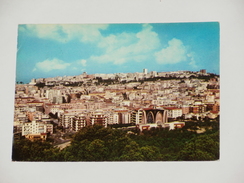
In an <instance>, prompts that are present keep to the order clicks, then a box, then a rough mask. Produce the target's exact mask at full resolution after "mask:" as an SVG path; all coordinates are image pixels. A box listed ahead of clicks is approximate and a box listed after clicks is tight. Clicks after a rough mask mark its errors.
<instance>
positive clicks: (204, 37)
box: [16, 22, 220, 83]
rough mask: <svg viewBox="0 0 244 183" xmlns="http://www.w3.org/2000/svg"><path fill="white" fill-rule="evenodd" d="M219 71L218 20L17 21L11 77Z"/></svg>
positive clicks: (24, 79) (20, 79)
mask: <svg viewBox="0 0 244 183" xmlns="http://www.w3.org/2000/svg"><path fill="white" fill-rule="evenodd" d="M144 68H146V69H148V71H149V72H150V71H157V72H167V71H181V70H189V71H199V70H201V69H206V70H207V72H211V73H215V74H219V70H220V66H219V23H218V22H201V23H150V24H139V23H138V24H21V25H19V26H18V44H17V62H16V81H18V82H21V81H22V82H24V83H29V82H30V80H31V79H32V78H36V79H37V78H48V77H56V76H75V75H80V74H82V73H83V72H87V73H88V74H95V73H135V72H142V70H143V69H144Z"/></svg>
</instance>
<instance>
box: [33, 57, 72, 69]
mask: <svg viewBox="0 0 244 183" xmlns="http://www.w3.org/2000/svg"><path fill="white" fill-rule="evenodd" d="M68 66H70V64H69V63H65V62H64V61H62V60H59V59H57V58H54V59H52V60H49V59H47V60H44V61H43V62H37V63H36V65H35V68H34V69H33V71H36V70H40V71H43V72H50V71H52V70H64V69H66V68H67V67H68Z"/></svg>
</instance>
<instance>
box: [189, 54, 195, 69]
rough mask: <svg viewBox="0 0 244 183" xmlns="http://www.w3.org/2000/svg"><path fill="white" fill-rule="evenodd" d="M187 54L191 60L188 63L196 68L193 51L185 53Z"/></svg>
mask: <svg viewBox="0 0 244 183" xmlns="http://www.w3.org/2000/svg"><path fill="white" fill-rule="evenodd" d="M187 56H188V57H189V58H190V60H191V61H190V63H189V65H190V66H192V67H193V68H197V65H196V61H195V58H194V53H189V54H187Z"/></svg>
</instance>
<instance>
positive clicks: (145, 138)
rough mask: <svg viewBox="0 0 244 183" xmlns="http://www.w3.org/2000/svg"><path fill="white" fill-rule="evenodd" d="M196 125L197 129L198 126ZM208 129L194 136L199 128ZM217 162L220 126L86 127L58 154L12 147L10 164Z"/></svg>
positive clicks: (36, 145)
mask: <svg viewBox="0 0 244 183" xmlns="http://www.w3.org/2000/svg"><path fill="white" fill-rule="evenodd" d="M197 125H198V126H197ZM201 125H202V126H204V127H207V128H206V129H207V130H206V131H205V132H204V133H201V134H198V133H196V128H198V127H199V126H201ZM218 159H219V122H209V123H205V122H198V123H196V122H192V123H190V122H189V123H186V126H185V127H183V128H182V129H175V130H168V129H164V128H152V129H151V130H147V131H143V132H140V131H138V130H131V131H128V130H121V129H112V128H104V127H102V126H99V125H95V126H88V127H85V128H83V129H81V130H80V131H79V132H77V133H76V134H75V135H74V136H73V139H72V141H71V145H70V146H68V147H66V148H64V149H62V150H60V149H58V148H55V147H53V145H51V143H50V142H41V141H34V142H31V141H29V140H27V139H21V140H15V141H14V143H13V154H12V160H13V161H208V160H218Z"/></svg>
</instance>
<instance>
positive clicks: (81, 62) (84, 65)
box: [78, 59, 87, 67]
mask: <svg viewBox="0 0 244 183" xmlns="http://www.w3.org/2000/svg"><path fill="white" fill-rule="evenodd" d="M86 62H87V61H86V60H84V59H82V60H78V63H79V64H81V65H82V66H83V67H86Z"/></svg>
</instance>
